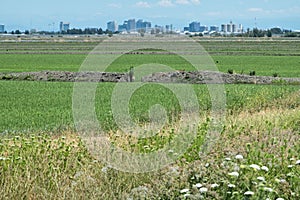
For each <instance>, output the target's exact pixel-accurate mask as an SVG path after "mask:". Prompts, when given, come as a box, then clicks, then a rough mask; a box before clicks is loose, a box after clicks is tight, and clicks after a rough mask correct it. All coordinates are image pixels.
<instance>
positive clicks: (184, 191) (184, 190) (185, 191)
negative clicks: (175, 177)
mask: <svg viewBox="0 0 300 200" xmlns="http://www.w3.org/2000/svg"><path fill="white" fill-rule="evenodd" d="M189 191H190V190H189V189H183V190H180V193H181V194H182V193H188V192H189Z"/></svg>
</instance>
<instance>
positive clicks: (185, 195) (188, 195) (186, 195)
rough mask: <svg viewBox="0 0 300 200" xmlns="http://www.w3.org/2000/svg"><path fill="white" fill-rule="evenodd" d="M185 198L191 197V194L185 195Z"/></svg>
mask: <svg viewBox="0 0 300 200" xmlns="http://www.w3.org/2000/svg"><path fill="white" fill-rule="evenodd" d="M183 196H184V197H190V196H191V194H184V195H183Z"/></svg>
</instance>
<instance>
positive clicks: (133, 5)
mask: <svg viewBox="0 0 300 200" xmlns="http://www.w3.org/2000/svg"><path fill="white" fill-rule="evenodd" d="M129 18H135V19H139V18H142V19H145V20H148V21H151V22H152V24H153V25H155V24H158V25H166V24H173V26H174V27H175V28H183V27H184V26H188V24H189V23H190V22H192V21H200V22H201V24H202V25H208V26H209V25H218V26H220V25H221V24H222V23H228V22H229V21H230V20H232V21H233V22H234V23H236V24H240V23H241V24H243V25H244V27H245V28H247V27H249V28H253V27H254V26H255V23H256V24H257V27H259V28H271V27H275V26H279V27H281V28H286V29H297V30H300V0H285V1H281V0H141V1H139V0H131V1H115V0H112V1H108V0H85V1H81V0H79V1H75V0H50V1H49V0H48V1H41V0H26V1H24V0H14V1H8V0H3V1H2V2H1V12H0V24H5V26H6V30H8V31H9V30H11V29H20V30H25V29H31V28H36V29H38V30H52V29H53V28H54V30H58V26H59V21H64V22H70V23H71V28H74V27H76V28H84V27H102V28H106V22H107V21H110V20H115V21H117V22H118V23H119V24H120V23H123V21H124V20H125V19H129ZM255 18H256V22H255ZM53 23H54V26H53V25H52V24H53Z"/></svg>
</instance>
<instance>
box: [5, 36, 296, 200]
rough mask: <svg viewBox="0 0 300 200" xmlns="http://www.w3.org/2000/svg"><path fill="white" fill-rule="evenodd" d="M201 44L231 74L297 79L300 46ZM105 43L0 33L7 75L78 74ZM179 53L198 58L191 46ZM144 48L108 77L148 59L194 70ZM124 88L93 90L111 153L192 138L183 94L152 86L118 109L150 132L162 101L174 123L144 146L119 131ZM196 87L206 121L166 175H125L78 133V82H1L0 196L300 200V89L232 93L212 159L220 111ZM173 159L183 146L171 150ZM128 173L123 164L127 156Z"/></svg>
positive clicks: (230, 41) (247, 88)
mask: <svg viewBox="0 0 300 200" xmlns="http://www.w3.org/2000/svg"><path fill="white" fill-rule="evenodd" d="M113 37H118V36H113ZM195 40H196V41H197V42H199V43H200V44H201V45H202V46H203V47H204V48H205V49H206V51H207V52H208V53H209V54H210V55H211V56H212V58H213V61H214V63H215V64H216V66H217V67H218V68H219V70H220V71H222V72H225V73H227V72H228V70H229V69H230V70H233V71H234V73H238V74H240V73H244V74H248V73H249V72H250V71H255V72H256V75H259V76H262V75H267V76H273V75H274V74H275V73H276V74H277V75H279V76H281V77H300V60H299V56H300V55H299V52H300V40H297V39H290V38H272V39H269V38H265V39H252V38H196V39H195ZM102 41H103V37H96V36H91V37H81V38H78V37H71V36H70V37H63V38H62V37H53V38H51V37H46V36H45V37H41V38H35V37H33V38H30V37H25V38H14V37H9V38H5V37H4V38H3V37H1V38H0V73H1V72H4V73H5V72H29V71H43V70H50V71H51V70H54V71H78V70H79V68H80V66H81V64H82V62H83V61H84V60H85V58H86V57H87V55H88V54H89V52H90V51H92V50H93V49H94V48H95V47H96V46H97V45H98V44H99V43H100V42H102ZM152 51H153V52H152ZM182 51H187V52H189V50H188V49H184V47H183V49H182ZM142 52H143V53H144V54H141V50H139V54H137V53H134V54H125V55H122V56H121V57H119V58H118V59H117V60H115V61H114V62H113V63H112V64H111V65H110V67H109V68H108V71H111V72H128V70H129V69H130V67H133V66H139V65H142V64H147V63H158V64H159V63H161V64H165V65H169V66H171V67H173V68H174V69H175V70H193V67H191V65H190V64H189V63H187V62H186V61H185V60H184V59H182V58H180V57H179V56H177V55H174V54H161V53H160V51H159V50H151V53H149V52H148V53H147V51H145V52H144V51H142ZM211 67H212V66H206V67H205V70H210V69H211ZM121 84H129V85H130V84H131V83H121ZM116 85H117V84H116V83H99V84H98V86H97V88H96V91H95V93H94V94H95V102H94V106H95V113H96V118H97V120H98V121H99V125H100V126H101V127H102V129H103V131H104V134H105V137H106V138H108V140H109V141H110V142H111V143H112V145H113V146H112V147H110V148H111V149H110V150H111V151H113V150H114V148H120V149H123V150H125V151H126V152H131V153H136V154H140V155H144V154H148V153H149V154H151V153H153V152H156V151H160V150H164V146H166V145H168V144H170V141H172V140H173V139H176V138H177V137H179V136H180V135H181V134H185V133H182V132H180V131H179V129H178V127H179V126H180V120H179V117H180V115H181V112H182V110H181V107H180V103H179V100H178V98H177V96H176V95H175V94H174V93H173V92H172V91H171V90H170V89H168V88H167V87H164V86H163V85H160V84H155V83H153V84H146V85H143V86H141V87H140V88H139V89H137V90H136V91H135V92H134V93H133V94H132V95H131V97H130V99H129V102H128V105H120V106H121V107H124V106H128V112H129V115H130V117H131V118H132V119H133V122H134V123H136V124H137V125H140V126H141V127H144V126H145V125H147V124H148V123H150V122H151V119H152V118H151V117H152V116H151V114H156V113H151V112H150V111H151V109H152V108H153V107H155V106H157V105H158V104H159V105H160V106H162V107H163V108H164V111H165V114H166V121H165V122H166V123H165V125H164V126H163V127H162V129H161V130H159V131H157V132H155V133H154V134H153V135H152V136H151V137H138V138H136V137H133V136H132V135H131V133H130V134H129V133H127V132H125V131H122V130H121V129H120V127H119V126H118V124H117V123H116V120H115V117H116V116H115V115H114V113H113V109H112V102H113V101H112V98H113V94H114V89H115V87H116ZM176 86H177V87H180V86H181V84H179V85H176ZM216 86H218V85H216ZM192 89H193V90H194V92H195V94H196V98H197V103H198V105H199V112H200V113H196V114H197V115H198V114H199V116H200V120H199V124H197V129H196V136H195V138H194V139H193V140H192V141H190V145H189V146H188V147H187V148H186V151H185V152H184V153H182V154H180V155H178V158H177V159H176V161H174V162H173V163H172V164H170V165H168V166H164V167H162V168H161V169H159V170H157V171H151V172H147V173H127V172H122V171H120V170H117V169H116V168H114V167H113V166H111V165H110V163H109V162H108V163H107V162H104V161H102V159H101V158H99V157H96V156H95V155H94V154H91V153H90V152H89V151H88V148H87V144H86V143H84V142H83V140H82V138H81V137H80V136H79V132H78V131H77V129H76V128H75V125H74V116H73V111H74V110H72V109H73V100H74V99H73V92H74V91H73V90H74V83H68V82H38V81H4V80H1V81H0V133H1V136H0V185H1V187H0V197H1V199H268V198H269V199H278V198H283V199H300V196H299V195H300V185H299V182H300V178H299V177H300V157H299V152H300V143H299V139H300V135H299V134H300V86H299V85H286V84H284V83H278V84H274V85H255V84H249V85H245V84H236V85H225V86H224V91H222V92H223V93H224V95H225V104H226V105H224V106H225V108H226V109H225V114H224V115H225V116H224V121H223V123H222V124H220V127H221V128H220V130H218V135H219V138H218V140H216V141H215V142H214V144H213V148H212V149H210V150H209V151H208V152H206V153H205V154H203V151H204V146H203V144H204V143H205V141H206V137H207V133H208V132H209V130H210V126H211V125H212V124H214V117H213V116H212V115H211V113H212V112H213V111H217V113H218V112H221V111H222V108H218V107H217V108H214V107H213V105H212V99H211V98H212V96H211V94H210V91H209V89H208V87H207V86H206V85H192ZM84 95H85V93H84V92H83V93H82V95H81V96H84ZM187 99H189V98H188V97H187ZM217 100H218V99H217ZM191 108H192V109H193V108H194V107H191ZM154 111H155V110H154ZM193 114H194V113H193ZM154 116H155V115H154ZM185 120H186V121H187V122H188V123H189V119H185ZM172 148H173V147H172ZM175 153H176V149H175V147H174V149H170V150H169V151H168V154H174V155H175ZM122 165H126V162H125V161H124V162H123V160H120V166H121V167H122ZM145 167H146V166H145Z"/></svg>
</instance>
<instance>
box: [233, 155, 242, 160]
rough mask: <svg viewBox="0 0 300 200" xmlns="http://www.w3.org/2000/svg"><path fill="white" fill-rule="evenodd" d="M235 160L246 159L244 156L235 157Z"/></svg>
mask: <svg viewBox="0 0 300 200" xmlns="http://www.w3.org/2000/svg"><path fill="white" fill-rule="evenodd" d="M235 159H237V160H243V159H244V157H243V155H236V156H235Z"/></svg>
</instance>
